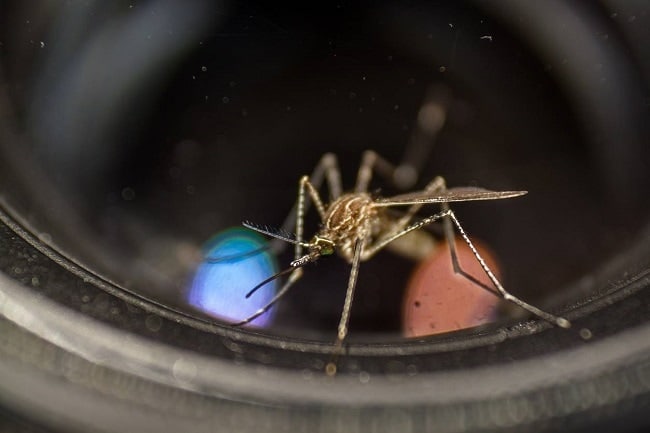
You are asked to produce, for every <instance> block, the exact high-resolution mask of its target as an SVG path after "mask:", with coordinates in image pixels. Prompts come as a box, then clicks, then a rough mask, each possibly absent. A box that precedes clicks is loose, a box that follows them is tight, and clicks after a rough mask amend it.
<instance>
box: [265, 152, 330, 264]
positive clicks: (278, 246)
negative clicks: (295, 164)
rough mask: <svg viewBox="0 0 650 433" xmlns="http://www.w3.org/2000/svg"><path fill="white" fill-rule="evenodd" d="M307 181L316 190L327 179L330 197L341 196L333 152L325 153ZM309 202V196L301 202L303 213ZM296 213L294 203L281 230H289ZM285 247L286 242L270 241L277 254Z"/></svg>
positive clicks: (291, 227)
mask: <svg viewBox="0 0 650 433" xmlns="http://www.w3.org/2000/svg"><path fill="white" fill-rule="evenodd" d="M308 179H309V183H310V184H311V186H312V188H310V189H312V190H314V191H318V190H319V189H320V187H321V185H322V184H323V181H327V187H328V190H329V195H330V199H331V200H334V199H337V198H339V197H340V196H341V193H342V183H341V170H339V165H338V162H337V160H336V156H335V155H334V154H333V153H326V154H325V155H323V157H322V158H321V159H320V161H319V162H318V164H316V168H314V171H313V172H312V174H311V176H309V178H308ZM310 204H311V202H310V200H309V198H306V199H305V202H304V204H303V215H304V213H306V212H307V210H308V209H309V205H310ZM297 215H298V203H297V202H296V204H294V206H293V208H292V209H291V211H290V212H289V214H288V215H287V217H286V218H285V220H284V222H283V223H282V226H281V227H282V230H284V231H291V230H293V229H294V227H295V226H296V222H297V219H298V218H297ZM286 247H287V243H286V242H283V241H281V240H273V241H271V250H272V251H273V252H274V253H275V254H276V255H277V254H280V253H281V252H282V251H284V249H285V248H286Z"/></svg>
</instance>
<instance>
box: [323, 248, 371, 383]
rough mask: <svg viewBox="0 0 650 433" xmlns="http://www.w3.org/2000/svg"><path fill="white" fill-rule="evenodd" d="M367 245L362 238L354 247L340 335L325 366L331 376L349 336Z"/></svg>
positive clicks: (334, 371) (340, 324)
mask: <svg viewBox="0 0 650 433" xmlns="http://www.w3.org/2000/svg"><path fill="white" fill-rule="evenodd" d="M365 245H366V237H365V236H364V237H361V238H360V239H359V240H357V242H356V245H355V247H354V257H353V259H352V268H351V270H350V278H349V279H348V288H347V290H346V292H345V301H344V303H343V312H342V313H341V320H340V321H339V327H338V333H337V335H336V342H335V343H334V350H333V353H332V359H331V360H330V362H329V363H328V364H327V365H326V366H325V372H326V373H327V375H329V376H333V375H334V374H336V360H337V358H338V356H339V355H340V354H341V351H342V349H343V341H344V340H345V337H346V336H347V335H348V323H349V321H350V309H351V307H352V299H353V298H354V289H355V288H356V286H357V276H358V275H359V265H360V263H361V253H362V252H363V249H364V247H365Z"/></svg>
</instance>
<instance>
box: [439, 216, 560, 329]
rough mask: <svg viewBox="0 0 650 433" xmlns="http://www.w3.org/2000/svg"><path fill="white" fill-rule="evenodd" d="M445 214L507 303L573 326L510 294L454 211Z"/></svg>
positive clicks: (558, 324) (450, 242) (550, 320)
mask: <svg viewBox="0 0 650 433" xmlns="http://www.w3.org/2000/svg"><path fill="white" fill-rule="evenodd" d="M443 213H444V214H445V215H446V216H447V217H448V218H449V219H450V220H451V221H452V222H453V223H454V225H455V226H456V229H457V230H458V232H459V233H460V235H461V237H462V238H463V240H464V241H465V243H466V244H467V246H468V247H469V249H470V250H471V251H472V254H474V257H476V260H478V262H479V264H480V265H481V268H483V271H484V272H485V274H486V275H487V276H488V278H489V279H490V281H492V284H494V287H496V289H497V290H498V291H499V294H500V295H501V296H502V297H503V299H505V300H506V301H509V302H512V303H513V304H515V305H518V306H520V307H521V308H523V309H524V310H527V311H529V312H530V313H533V314H534V315H536V316H537V317H539V318H541V319H544V320H546V321H547V322H550V323H553V324H555V325H557V326H559V327H561V328H569V327H570V326H571V322H569V321H568V320H567V319H565V318H563V317H559V316H555V315H553V314H550V313H547V312H546V311H543V310H540V309H539V308H537V307H535V306H533V305H530V304H528V303H527V302H524V301H522V300H521V299H519V298H518V297H516V296H514V295H512V294H511V293H510V292H508V291H507V290H506V289H505V288H504V287H503V286H502V285H501V283H500V282H499V280H498V279H497V277H496V276H495V275H494V273H493V272H492V270H491V269H490V268H489V267H488V265H487V263H486V262H485V260H484V259H483V257H481V255H480V254H479V252H478V250H477V249H476V247H475V246H474V244H473V243H472V241H471V240H470V239H469V236H467V233H465V230H464V229H463V227H462V226H461V225H460V222H459V221H458V218H456V214H454V211H452V210H451V209H447V210H444V211H443ZM453 239H454V236H453V233H452V234H451V239H449V238H448V241H449V244H450V245H451V244H452V243H453ZM456 261H458V258H457V257H456ZM461 273H462V274H463V275H465V276H466V273H464V272H461Z"/></svg>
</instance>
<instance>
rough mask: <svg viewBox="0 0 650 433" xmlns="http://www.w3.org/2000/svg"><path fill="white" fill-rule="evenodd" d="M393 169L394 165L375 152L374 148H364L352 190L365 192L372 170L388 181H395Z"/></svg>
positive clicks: (394, 168)
mask: <svg viewBox="0 0 650 433" xmlns="http://www.w3.org/2000/svg"><path fill="white" fill-rule="evenodd" d="M395 170H396V167H395V166H394V165H393V164H391V163H390V162H388V161H386V160H385V159H384V158H382V157H381V156H379V154H378V153H377V152H375V151H374V150H366V151H365V152H363V156H362V158H361V165H360V166H359V172H358V173H357V183H356V185H355V187H354V191H355V192H367V191H368V185H370V180H371V179H372V174H373V172H377V174H379V175H380V176H382V177H383V178H385V179H386V180H388V181H389V182H391V183H395V182H394V176H395Z"/></svg>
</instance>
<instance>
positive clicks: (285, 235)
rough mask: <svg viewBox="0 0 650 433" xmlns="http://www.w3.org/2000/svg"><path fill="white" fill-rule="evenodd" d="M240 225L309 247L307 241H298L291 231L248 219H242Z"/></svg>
mask: <svg viewBox="0 0 650 433" xmlns="http://www.w3.org/2000/svg"><path fill="white" fill-rule="evenodd" d="M242 225H243V226H244V227H246V228H248V229H251V230H255V231H256V232H259V233H263V234H265V235H267V236H271V237H272V238H276V239H280V240H283V241H285V242H289V243H291V244H296V245H302V246H303V247H305V248H308V247H309V243H307V242H299V241H298V240H297V239H296V236H295V235H294V234H293V233H289V232H287V231H284V230H283V229H280V228H277V227H270V226H267V225H259V224H255V223H253V222H250V221H243V222H242Z"/></svg>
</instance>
